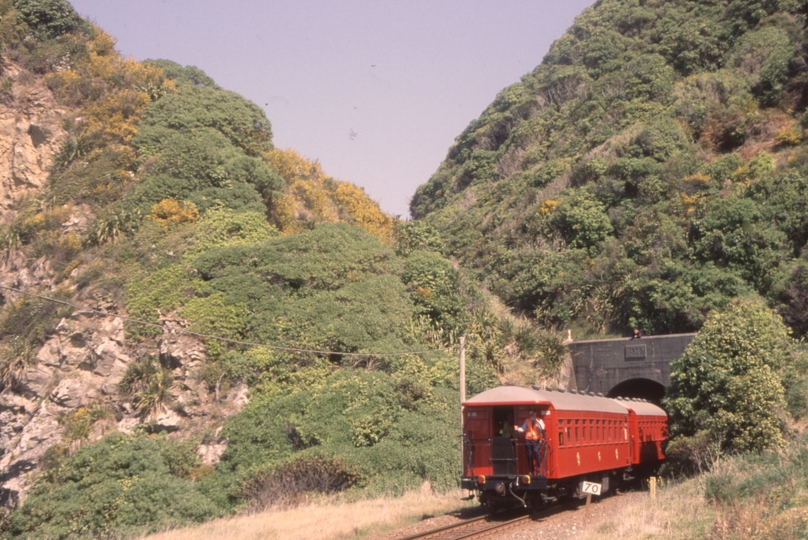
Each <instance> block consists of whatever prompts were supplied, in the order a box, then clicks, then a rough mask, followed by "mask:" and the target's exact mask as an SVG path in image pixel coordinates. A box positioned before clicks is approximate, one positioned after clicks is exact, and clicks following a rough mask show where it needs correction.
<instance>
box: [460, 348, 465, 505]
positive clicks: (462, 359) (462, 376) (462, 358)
mask: <svg viewBox="0 0 808 540" xmlns="http://www.w3.org/2000/svg"><path fill="white" fill-rule="evenodd" d="M464 401H466V336H460V448H461V452H463V456H465V452H466V448H465V444H466V443H465V440H466V439H465V435H464V434H463V402H464ZM463 461H465V458H464V460H463ZM461 496H462V497H463V498H465V496H466V490H465V489H464V490H463V491H461Z"/></svg>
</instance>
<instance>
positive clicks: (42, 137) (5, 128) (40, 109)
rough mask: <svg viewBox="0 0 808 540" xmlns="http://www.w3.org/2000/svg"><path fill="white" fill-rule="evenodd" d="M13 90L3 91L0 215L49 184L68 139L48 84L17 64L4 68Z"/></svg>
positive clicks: (0, 98)
mask: <svg viewBox="0 0 808 540" xmlns="http://www.w3.org/2000/svg"><path fill="white" fill-rule="evenodd" d="M4 76H5V77H6V80H7V81H10V82H11V87H10V89H5V90H0V215H2V216H8V215H9V211H10V210H11V209H12V207H13V205H14V203H15V202H16V201H18V200H19V199H20V198H21V197H23V196H25V195H29V194H31V193H33V192H36V191H37V190H39V189H40V188H42V186H44V185H45V183H46V181H47V179H48V170H49V168H50V166H51V164H52V161H53V156H54V155H55V154H56V152H57V151H58V149H59V147H60V145H61V144H62V141H63V139H64V137H65V131H64V129H62V121H63V120H64V118H65V117H66V116H67V115H68V114H69V112H70V111H68V110H66V109H64V108H62V107H60V106H59V105H58V103H57V102H56V100H55V99H54V97H53V94H52V93H51V91H50V90H49V89H48V87H47V86H45V83H44V81H43V80H42V79H41V78H39V77H35V76H33V75H32V74H31V73H29V72H27V71H25V70H23V69H21V68H20V67H19V66H16V65H15V64H13V63H8V65H6V66H4Z"/></svg>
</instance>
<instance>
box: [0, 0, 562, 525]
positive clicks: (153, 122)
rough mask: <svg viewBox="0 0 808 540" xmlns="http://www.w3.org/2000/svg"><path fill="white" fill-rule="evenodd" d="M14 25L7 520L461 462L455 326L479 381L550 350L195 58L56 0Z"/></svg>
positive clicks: (4, 461)
mask: <svg viewBox="0 0 808 540" xmlns="http://www.w3.org/2000/svg"><path fill="white" fill-rule="evenodd" d="M0 42H2V48H0V60H1V61H0V67H1V68H2V69H1V70H0V147H2V148H4V149H5V150H4V152H3V153H2V158H0V179H2V180H1V181H0V209H2V211H1V212H0V536H2V537H3V538H6V537H9V538H37V537H47V538H63V537H67V536H69V535H90V536H98V535H113V534H114V535H130V534H131V535H137V534H141V533H143V532H147V531H154V530H157V529H160V528H165V527H169V526H175V525H182V524H185V523H189V522H199V521H204V520H207V519H210V518H213V517H216V516H220V515H224V514H228V513H231V512H233V511H236V510H239V509H249V508H253V509H256V508H257V509H260V508H264V507H266V506H270V505H274V504H285V503H289V502H294V501H296V500H298V499H299V498H301V497H308V496H309V495H310V494H312V493H332V492H339V491H344V490H349V489H354V490H363V492H366V493H370V494H373V493H400V492H401V491H402V490H404V489H407V488H412V487H418V486H420V485H421V484H422V483H423V482H424V481H428V482H431V484H432V485H434V486H435V487H437V488H442V487H447V486H451V485H453V484H454V476H455V470H456V468H457V466H458V465H457V464H458V463H459V439H457V438H454V437H450V438H446V437H444V436H443V435H444V434H445V433H448V432H452V431H454V430H455V429H456V428H455V427H454V426H455V424H456V420H457V417H458V414H459V405H458V401H457V391H458V388H457V376H458V373H457V371H458V368H457V356H456V355H457V353H456V348H455V346H456V343H457V339H458V337H459V336H461V335H463V334H468V335H469V336H470V337H469V340H468V347H467V358H468V387H469V391H471V392H474V391H479V390H481V389H484V388H487V387H489V386H491V385H492V384H495V383H496V381H497V370H498V369H501V368H502V363H503V362H505V361H513V362H516V363H518V364H520V365H525V366H531V365H539V366H541V365H542V363H543V362H544V363H545V364H546V365H547V369H546V371H545V372H544V375H545V376H548V377H552V376H553V375H554V374H555V373H556V372H557V368H558V366H559V363H560V361H561V360H562V357H561V356H559V351H560V346H559V343H560V341H559V339H558V338H557V337H555V336H554V335H553V334H550V333H543V332H539V331H536V330H534V329H532V328H530V327H529V326H528V325H526V324H524V323H523V322H520V321H518V320H514V319H507V318H506V319H502V320H503V321H506V323H507V324H504V323H503V324H504V326H503V324H500V322H501V321H500V318H499V317H498V316H496V315H495V314H494V312H493V308H492V307H491V305H490V303H489V300H488V298H487V297H486V296H485V294H484V293H483V292H482V291H481V290H480V289H478V288H477V287H476V285H474V284H473V283H472V282H470V281H468V280H467V279H466V278H465V277H464V275H463V274H462V272H461V271H459V270H458V269H457V268H456V267H455V266H453V264H452V263H451V262H450V261H449V260H447V259H446V258H444V257H443V256H442V255H441V254H440V253H439V251H440V248H441V243H440V241H439V239H438V238H437V236H436V233H435V231H434V229H431V228H430V227H428V226H423V225H421V224H414V223H403V222H399V221H397V220H395V219H393V218H391V217H390V216H388V215H386V214H385V213H384V212H382V211H381V210H380V209H379V207H378V205H377V204H376V203H375V202H374V201H372V200H371V199H369V198H368V197H367V195H366V194H365V193H364V192H363V191H362V190H361V189H360V188H358V187H356V186H354V185H353V184H350V183H348V182H344V181H340V180H337V179H334V178H332V177H330V176H328V174H326V173H325V172H324V171H323V170H322V168H321V167H320V166H319V164H318V163H316V162H312V161H310V160H307V159H305V158H304V157H302V156H300V155H299V154H298V153H296V152H295V151H294V150H291V149H278V148H275V147H274V145H273V143H272V128H271V123H270V120H269V119H267V118H266V117H265V115H264V113H263V111H262V110H261V109H260V108H259V107H257V106H256V105H255V104H253V103H250V102H249V101H247V100H245V99H244V98H242V97H241V96H239V95H237V94H235V93H233V92H230V91H228V90H225V89H223V88H221V87H220V86H219V85H217V84H216V82H215V81H213V80H212V79H211V78H210V77H208V76H207V75H206V74H205V73H204V72H202V71H201V70H199V69H198V68H195V67H192V66H186V67H183V66H180V65H178V64H176V63H173V62H171V61H167V60H155V61H147V62H142V63H140V62H135V61H133V60H131V59H126V58H122V57H121V56H119V55H118V53H117V52H116V51H115V48H114V39H113V38H112V37H111V36H109V35H107V34H106V33H104V32H103V31H102V30H101V29H99V28H97V27H95V26H93V25H92V24H90V23H88V22H87V21H84V20H83V19H81V18H80V17H78V16H77V15H76V13H75V11H74V10H73V8H72V7H71V6H70V4H69V3H67V2H66V1H65V0H0ZM517 339H520V340H521V341H522V342H523V345H522V346H520V345H516V344H514V342H515V340H517ZM509 344H511V346H510V348H508V352H507V353H506V352H505V349H506V347H507V346H508V345H509ZM536 376H537V375H536V374H535V373H534V374H531V375H530V377H532V378H531V379H530V380H531V381H532V380H535V377H536ZM324 419H327V421H323V420H324ZM425 441H428V442H429V443H428V444H425ZM290 479H294V481H295V483H294V484H293V485H290V483H289V482H290Z"/></svg>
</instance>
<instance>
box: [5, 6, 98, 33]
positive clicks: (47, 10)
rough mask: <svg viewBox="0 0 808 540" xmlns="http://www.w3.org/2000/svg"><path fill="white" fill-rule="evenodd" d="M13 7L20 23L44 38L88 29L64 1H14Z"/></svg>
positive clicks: (83, 21) (85, 23) (71, 7)
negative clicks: (18, 15) (20, 20)
mask: <svg viewBox="0 0 808 540" xmlns="http://www.w3.org/2000/svg"><path fill="white" fill-rule="evenodd" d="M14 7H15V8H16V9H17V11H18V12H19V14H20V18H21V19H22V21H23V22H25V24H27V25H28V26H29V27H30V28H31V29H33V30H35V31H37V32H39V33H41V34H42V35H43V37H45V38H55V37H58V36H61V35H63V34H67V33H69V32H75V31H84V32H88V31H89V29H90V26H89V25H88V24H87V22H86V21H85V20H84V19H82V18H81V17H79V15H78V13H76V11H75V10H74V9H73V6H71V5H70V3H68V2H67V1H66V0H14Z"/></svg>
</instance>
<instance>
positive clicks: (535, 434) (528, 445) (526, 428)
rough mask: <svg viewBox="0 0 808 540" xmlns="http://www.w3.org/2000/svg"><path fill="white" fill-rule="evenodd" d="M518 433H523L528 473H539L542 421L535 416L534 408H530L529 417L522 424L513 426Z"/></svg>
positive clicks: (542, 436) (542, 432) (542, 437)
mask: <svg viewBox="0 0 808 540" xmlns="http://www.w3.org/2000/svg"><path fill="white" fill-rule="evenodd" d="M514 429H516V431H518V432H519V433H524V434H525V452H526V453H527V462H528V465H529V466H530V474H532V475H538V474H540V473H541V452H540V449H541V444H542V442H543V441H544V421H543V420H542V419H541V418H536V410H535V409H530V418H528V419H527V420H525V421H524V423H523V424H522V426H521V427H520V426H514Z"/></svg>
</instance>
